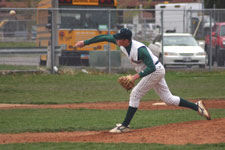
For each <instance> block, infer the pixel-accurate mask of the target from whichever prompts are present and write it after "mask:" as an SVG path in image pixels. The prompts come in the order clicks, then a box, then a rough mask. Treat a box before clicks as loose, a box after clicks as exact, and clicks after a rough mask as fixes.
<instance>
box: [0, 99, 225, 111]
mask: <svg viewBox="0 0 225 150" xmlns="http://www.w3.org/2000/svg"><path fill="white" fill-rule="evenodd" d="M158 102H159V101H143V102H141V104H140V107H139V109H142V110H161V109H184V108H182V107H177V106H165V105H157V106H155V105H153V104H154V103H158ZM192 102H197V101H196V100H192ZM204 102H205V104H206V105H207V107H208V108H217V109H218V108H225V100H205V101H204ZM19 108H21V109H24V108H53V109H54V108H69V109H80V108H86V109H127V108H128V102H100V103H78V104H54V105H52V104H48V105H32V104H0V109H19Z"/></svg>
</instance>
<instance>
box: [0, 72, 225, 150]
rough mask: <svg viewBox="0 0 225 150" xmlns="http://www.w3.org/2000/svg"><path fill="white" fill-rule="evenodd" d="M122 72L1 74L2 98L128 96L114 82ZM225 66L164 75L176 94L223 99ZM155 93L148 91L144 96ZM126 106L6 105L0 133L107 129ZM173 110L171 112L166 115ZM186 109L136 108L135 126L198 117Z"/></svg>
mask: <svg viewBox="0 0 225 150" xmlns="http://www.w3.org/2000/svg"><path fill="white" fill-rule="evenodd" d="M121 75H122V74H101V73H94V74H90V75H89V74H84V73H81V72H79V71H78V72H75V73H74V74H73V75H72V74H65V75H50V74H14V75H0V83H1V84H0V103H24V104H64V103H82V102H106V101H113V102H119V101H128V99H129V92H126V91H125V90H123V89H122V88H121V87H120V85H119V84H118V83H117V78H118V77H119V76H121ZM224 77H225V71H215V72H207V71H204V72H197V71H168V72H167V75H166V80H167V82H168V85H169V87H170V89H171V91H172V93H174V94H175V95H179V96H181V97H184V98H186V99H205V100H207V99H225V95H224V91H225V84H224V83H225V78H224ZM155 99H159V98H158V96H157V95H156V94H155V93H154V92H153V91H151V92H149V93H148V94H147V95H146V96H145V97H144V98H143V100H144V101H146V100H155ZM210 112H211V114H212V118H224V117H225V109H210ZM125 114H126V110H94V109H9V110H0V118H1V119H0V133H21V132H57V131H87V130H97V131H98V130H108V129H110V128H112V127H113V126H114V124H115V123H117V122H121V121H122V120H123V118H124V116H125ZM169 116H173V117H169ZM202 119H204V118H201V117H200V116H199V115H196V112H193V111H190V110H157V111H154V110H139V111H138V112H137V114H136V115H135V117H134V119H133V121H132V123H131V126H132V127H133V128H134V129H137V128H146V127H152V126H158V125H163V124H169V123H177V122H185V121H191V120H202ZM224 148H225V144H224V143H220V144H210V145H208V144H206V145H193V144H188V145H162V144H136V143H133V144H127V143H118V144H113V143H108V144H104V143H31V144H28V143H24V144H5V145H0V149H3V150H15V149H17V150H30V149H32V150H40V149H41V150H42V149H44V150H52V149H54V150H56V149H60V150H63V149H79V150H80V149H81V150H83V149H88V150H89V149H92V150H94V149H96V150H111V149H118V150H124V149H131V150H136V149H144V150H145V149H146V150H147V149H154V150H155V149H156V150H164V149H168V150H181V149H182V150H186V149H187V150H189V149H192V150H203V149H204V150H211V149H212V150H223V149H224Z"/></svg>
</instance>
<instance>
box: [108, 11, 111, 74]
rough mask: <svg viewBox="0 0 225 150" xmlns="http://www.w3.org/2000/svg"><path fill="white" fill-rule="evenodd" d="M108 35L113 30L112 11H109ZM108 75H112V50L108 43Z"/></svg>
mask: <svg viewBox="0 0 225 150" xmlns="http://www.w3.org/2000/svg"><path fill="white" fill-rule="evenodd" d="M108 17H109V19H108V34H110V28H111V10H109V11H108ZM108 59H109V60H108V73H111V50H110V43H109V42H108Z"/></svg>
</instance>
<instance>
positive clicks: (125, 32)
mask: <svg viewBox="0 0 225 150" xmlns="http://www.w3.org/2000/svg"><path fill="white" fill-rule="evenodd" d="M113 37H114V38H115V39H116V40H120V39H129V40H130V39H131V37H132V32H131V31H130V30H129V29H128V28H121V29H120V30H119V32H118V33H116V34H114V35H113Z"/></svg>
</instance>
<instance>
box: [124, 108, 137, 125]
mask: <svg viewBox="0 0 225 150" xmlns="http://www.w3.org/2000/svg"><path fill="white" fill-rule="evenodd" d="M136 111H137V108H135V107H131V106H129V108H128V110H127V115H126V118H125V119H124V121H123V123H122V125H123V126H125V127H127V126H128V125H129V124H130V121H131V119H132V118H133V116H134V114H135V112H136Z"/></svg>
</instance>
